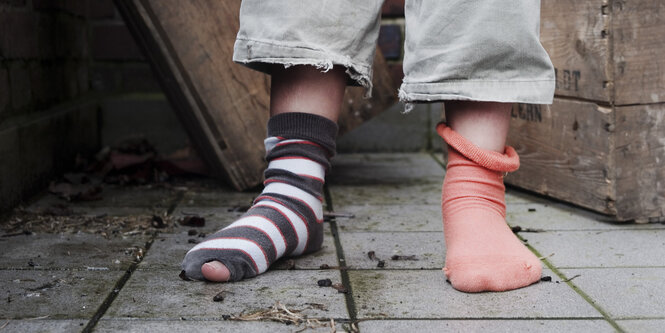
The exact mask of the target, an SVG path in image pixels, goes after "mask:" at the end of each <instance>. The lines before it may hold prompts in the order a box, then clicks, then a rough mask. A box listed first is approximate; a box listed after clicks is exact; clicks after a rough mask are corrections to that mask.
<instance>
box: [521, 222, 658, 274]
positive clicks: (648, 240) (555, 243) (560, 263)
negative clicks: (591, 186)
mask: <svg viewBox="0 0 665 333" xmlns="http://www.w3.org/2000/svg"><path fill="white" fill-rule="evenodd" d="M521 236H522V237H524V238H526V239H527V240H528V242H529V244H531V245H532V246H533V247H535V248H536V249H537V250H538V251H539V252H540V254H542V255H544V256H546V255H548V254H550V253H554V256H552V257H549V258H548V260H549V261H550V262H552V263H553V264H554V265H555V266H557V267H629V266H630V267H634V266H665V246H663V245H665V230H663V229H659V230H632V229H627V230H608V231H562V232H540V233H521Z"/></svg>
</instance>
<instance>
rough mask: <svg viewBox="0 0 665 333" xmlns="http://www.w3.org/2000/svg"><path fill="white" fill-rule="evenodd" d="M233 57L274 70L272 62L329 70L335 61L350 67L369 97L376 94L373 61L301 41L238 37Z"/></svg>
mask: <svg viewBox="0 0 665 333" xmlns="http://www.w3.org/2000/svg"><path fill="white" fill-rule="evenodd" d="M233 61H234V62H236V63H239V64H242V65H245V66H247V67H249V68H252V69H255V70H258V71H261V72H264V73H266V74H270V70H269V66H268V65H269V64H280V65H284V68H288V67H291V66H295V65H311V66H315V67H316V68H319V69H321V70H322V71H323V72H327V71H329V70H330V69H332V68H333V65H340V66H344V67H346V74H347V75H348V77H349V84H350V85H357V86H361V87H364V88H365V97H367V98H369V97H371V96H372V67H371V65H370V66H368V65H365V64H360V63H357V62H354V61H353V60H352V59H351V57H349V56H344V55H340V54H334V53H331V52H329V51H326V50H322V49H317V48H311V47H306V46H301V45H281V44H275V43H272V42H264V41H257V40H252V39H244V38H237V39H236V41H235V45H234V46H233Z"/></svg>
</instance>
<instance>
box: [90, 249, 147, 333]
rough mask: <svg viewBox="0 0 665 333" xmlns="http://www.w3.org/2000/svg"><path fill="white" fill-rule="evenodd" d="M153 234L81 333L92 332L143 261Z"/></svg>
mask: <svg viewBox="0 0 665 333" xmlns="http://www.w3.org/2000/svg"><path fill="white" fill-rule="evenodd" d="M154 240H155V239H154V236H153V238H151V239H149V240H148V241H147V242H146V243H145V250H144V253H143V256H141V257H139V258H138V260H136V261H135V262H134V263H132V265H131V266H129V268H127V271H125V274H123V275H122V277H121V278H120V279H119V280H118V282H116V284H115V286H114V287H113V290H111V292H110V293H109V294H108V295H107V296H106V298H105V299H104V302H102V304H101V305H100V306H99V308H98V309H97V311H95V314H94V315H93V316H92V318H90V321H88V324H87V325H86V326H85V327H84V328H83V330H82V331H81V333H89V332H92V330H93V329H94V328H95V326H96V325H97V323H98V322H99V320H100V319H101V318H102V317H103V316H104V314H105V313H106V311H107V310H108V309H109V308H110V307H111V304H112V303H113V301H114V300H115V298H116V297H118V294H119V293H120V291H121V290H122V288H123V287H124V286H125V284H126V283H127V281H129V279H130V278H131V277H132V274H133V273H134V271H136V268H137V267H138V266H139V264H140V263H141V261H143V258H145V254H146V253H148V250H149V249H150V246H152V243H153V241H154Z"/></svg>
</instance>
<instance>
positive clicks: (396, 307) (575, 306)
mask: <svg viewBox="0 0 665 333" xmlns="http://www.w3.org/2000/svg"><path fill="white" fill-rule="evenodd" d="M543 273H544V275H552V273H551V272H550V271H548V270H544V272H543ZM349 277H350V280H351V290H352V292H353V299H354V301H355V305H356V309H357V311H358V318H359V319H380V318H426V319H435V318H445V319H451V318H485V319H491V318H520V319H523V318H539V319H547V318H568V319H570V318H585V319H594V318H595V319H602V316H601V314H600V313H598V312H597V311H596V310H595V309H594V308H593V307H592V306H591V305H589V303H587V301H585V300H584V299H583V298H582V297H580V296H579V295H578V294H577V293H575V291H573V290H572V289H571V288H570V287H568V285H566V284H565V283H553V282H552V283H538V284H535V285H532V286H529V287H528V288H522V289H518V290H513V291H511V292H505V293H478V294H468V293H462V292H459V291H456V290H455V289H453V288H452V286H450V285H449V284H448V283H446V279H445V276H444V274H443V272H442V271H440V270H408V271H399V270H385V271H349Z"/></svg>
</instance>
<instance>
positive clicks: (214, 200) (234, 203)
mask: <svg viewBox="0 0 665 333" xmlns="http://www.w3.org/2000/svg"><path fill="white" fill-rule="evenodd" d="M259 192H260V191H251V192H238V191H235V190H232V189H205V190H190V191H187V192H185V194H184V196H183V198H182V200H181V201H180V205H179V206H180V208H182V209H185V207H249V206H251V205H252V201H254V198H255V197H256V196H257V195H259Z"/></svg>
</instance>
